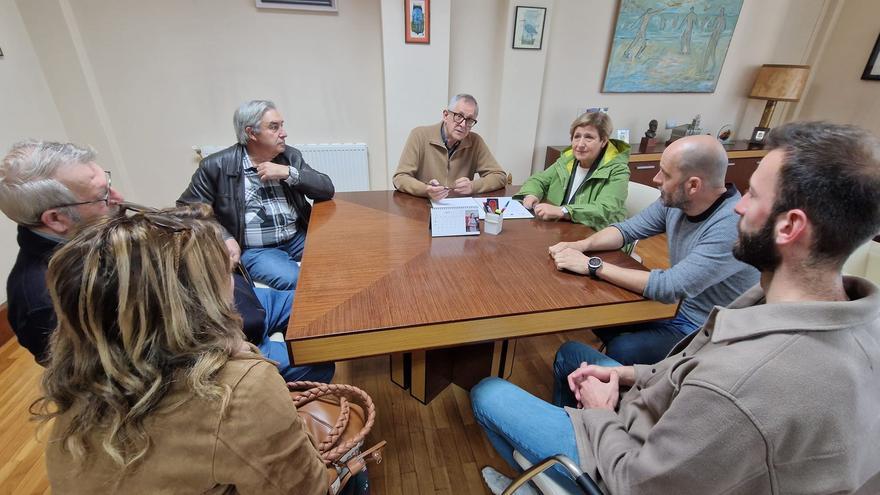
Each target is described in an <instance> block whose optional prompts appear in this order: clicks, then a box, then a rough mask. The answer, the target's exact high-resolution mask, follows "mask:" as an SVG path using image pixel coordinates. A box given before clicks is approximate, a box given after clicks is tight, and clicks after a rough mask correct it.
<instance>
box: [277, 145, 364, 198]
mask: <svg viewBox="0 0 880 495" xmlns="http://www.w3.org/2000/svg"><path fill="white" fill-rule="evenodd" d="M291 146H293V147H294V148H296V149H298V150H300V151H301V152H302V155H303V159H304V160H305V161H306V163H308V164H309V166H311V167H312V168H313V169H315V170H317V171H319V172H323V173H325V174H327V175H329V176H330V178H331V179H332V180H333V185H334V186H335V187H336V191H337V192H347V191H369V190H370V165H369V161H368V158H367V145H366V144H364V143H331V144H324V143H322V144H293V145H291Z"/></svg>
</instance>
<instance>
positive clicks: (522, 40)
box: [513, 6, 547, 50]
mask: <svg viewBox="0 0 880 495" xmlns="http://www.w3.org/2000/svg"><path fill="white" fill-rule="evenodd" d="M546 13H547V9H546V8H544V7H520V6H517V8H516V17H515V20H514V21H513V48H519V49H524V50H540V49H541V45H542V44H543V42H544V17H545V15H546Z"/></svg>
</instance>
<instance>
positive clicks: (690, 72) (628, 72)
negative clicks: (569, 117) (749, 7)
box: [602, 0, 743, 93]
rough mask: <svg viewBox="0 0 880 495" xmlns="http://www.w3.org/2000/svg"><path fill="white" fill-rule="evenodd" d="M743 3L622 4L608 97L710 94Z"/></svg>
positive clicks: (651, 0)
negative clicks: (635, 94) (631, 94)
mask: <svg viewBox="0 0 880 495" xmlns="http://www.w3.org/2000/svg"><path fill="white" fill-rule="evenodd" d="M742 4H743V2H742V0H691V1H689V2H670V1H663V0H621V2H620V8H619V9H618V12H617V23H616V25H615V28H614V39H613V40H612V44H611V55H610V56H609V57H608V67H607V68H606V71H605V83H604V85H603V88H602V91H603V92H607V93H712V92H714V91H715V86H716V85H717V83H718V76H719V75H720V74H721V66H722V65H724V58H725V57H726V56H727V49H728V47H729V46H730V40H731V38H732V37H733V30H734V28H735V27H736V22H737V20H738V19H739V14H740V10H741V9H742Z"/></svg>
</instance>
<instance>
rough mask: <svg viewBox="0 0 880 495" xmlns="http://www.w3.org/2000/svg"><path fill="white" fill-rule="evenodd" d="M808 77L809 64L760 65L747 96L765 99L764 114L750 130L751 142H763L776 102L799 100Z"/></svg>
mask: <svg viewBox="0 0 880 495" xmlns="http://www.w3.org/2000/svg"><path fill="white" fill-rule="evenodd" d="M809 77H810V66H809V65H782V64H764V65H763V66H761V70H759V71H758V77H756V78H755V84H754V85H753V86H752V92H751V93H749V98H754V99H756V100H767V105H766V106H765V107H764V114H763V115H761V121H760V122H759V123H758V127H755V129H754V130H753V131H752V139H751V140H750V141H749V142H750V143H751V144H753V145H762V144H764V137H765V136H766V134H767V131H769V130H770V120H771V119H772V118H773V110H774V109H775V108H776V102H777V101H798V100H800V99H801V95H802V94H803V93H804V88H806V86H807V78H809Z"/></svg>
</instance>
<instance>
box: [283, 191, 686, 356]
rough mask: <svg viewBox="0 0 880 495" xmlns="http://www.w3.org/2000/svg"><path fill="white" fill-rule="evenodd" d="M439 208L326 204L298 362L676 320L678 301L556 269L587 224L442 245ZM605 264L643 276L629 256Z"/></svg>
mask: <svg viewBox="0 0 880 495" xmlns="http://www.w3.org/2000/svg"><path fill="white" fill-rule="evenodd" d="M517 189H518V188H515V187H509V188H508V190H507V192H506V193H504V195H507V196H510V195H511V194H512V193H513V192H514V191H516V190H517ZM498 195H502V194H500V193H499V194H498ZM429 210H430V202H429V201H428V200H426V199H423V198H417V197H413V196H410V195H408V194H403V193H399V192H395V191H369V192H355V193H339V194H337V195H336V197H335V198H334V199H333V200H331V201H326V202H321V203H316V204H315V205H314V210H313V211H312V216H311V219H310V223H309V234H308V236H307V240H306V247H305V254H304V256H303V260H302V271H301V272H300V277H299V282H298V286H297V290H296V297H295V301H294V305H293V313H292V316H291V319H290V324H289V326H288V330H287V335H286V340H287V342H288V346H289V350H290V354H291V359H292V361H293V362H294V363H295V364H298V365H301V364H309V363H317V362H324V361H334V360H342V359H350V358H358V357H366V356H374V355H381V354H390V353H400V352H406V351H413V350H423V349H435V348H442V347H451V346H456V345H461V344H470V343H476V342H489V341H496V340H499V339H508V338H516V337H524V336H530V335H538V334H543V333H550V332H558V331H563V330H571V329H577V328H598V327H603V326H611V325H619V324H624V323H634V322H640V321H649V320H656V319H661V318H670V317H672V316H673V315H674V314H675V311H676V307H677V306H676V305H674V304H673V305H667V304H661V303H658V302H656V301H651V300H646V299H644V298H643V297H642V296H641V295H638V294H635V293H633V292H630V291H628V290H625V289H621V288H619V287H616V286H614V285H612V284H609V283H606V282H602V281H599V280H593V279H590V278H589V277H585V276H581V275H575V274H572V273H568V272H561V271H558V270H556V268H555V265H554V264H553V260H552V259H551V258H550V257H549V256H548V252H547V248H548V246H550V245H552V244H555V243H557V242H559V241H563V240H576V239H581V238H583V237H585V236H586V235H588V234H589V233H590V232H591V231H590V229H588V228H587V227H585V226H583V225H579V224H572V223H570V222H542V221H539V220H535V219H531V220H511V219H506V220H505V221H504V226H503V231H502V232H501V234H500V235H498V236H493V235H489V234H485V233H481V234H480V235H478V236H462V237H438V238H432V237H431V233H430V231H429V229H428V225H429ZM601 256H602V257H603V258H604V259H605V260H607V261H610V262H613V263H615V264H618V265H621V266H625V267H630V268H642V269H643V267H641V265H639V264H638V263H637V262H636V261H635V260H633V259H632V258H630V257H629V256H627V255H625V254H624V253H622V252H620V251H614V252H607V253H601Z"/></svg>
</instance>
